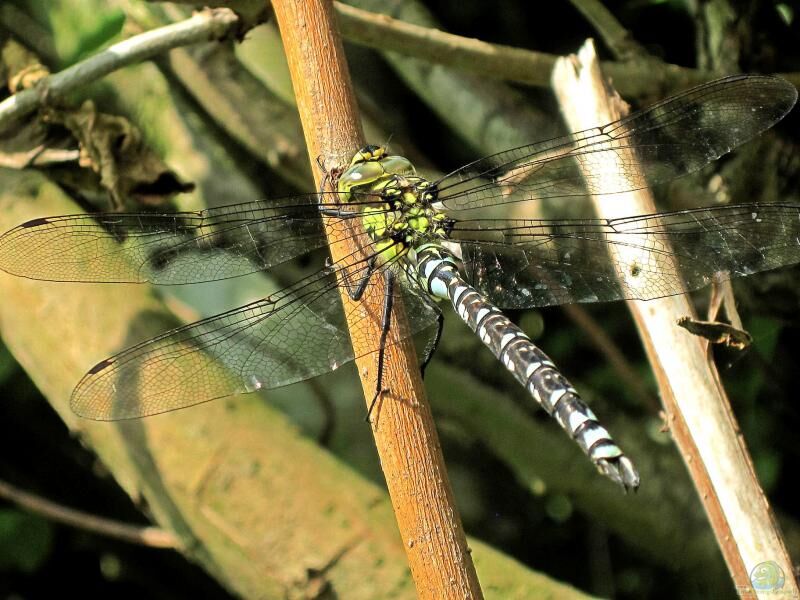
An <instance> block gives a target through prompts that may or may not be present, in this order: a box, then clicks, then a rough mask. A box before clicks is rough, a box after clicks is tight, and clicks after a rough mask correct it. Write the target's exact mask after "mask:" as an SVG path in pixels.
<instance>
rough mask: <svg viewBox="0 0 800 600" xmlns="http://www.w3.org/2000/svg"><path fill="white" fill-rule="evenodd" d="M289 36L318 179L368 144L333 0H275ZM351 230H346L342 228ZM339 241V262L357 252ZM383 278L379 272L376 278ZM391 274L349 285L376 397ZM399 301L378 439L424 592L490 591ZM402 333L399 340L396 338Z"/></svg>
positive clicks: (357, 342) (366, 377)
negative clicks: (475, 558)
mask: <svg viewBox="0 0 800 600" xmlns="http://www.w3.org/2000/svg"><path fill="white" fill-rule="evenodd" d="M272 5H273V8H274V10H275V15H276V18H277V21H278V26H279V27H280V31H281V36H282V37H283V43H284V48H285V50H286V55H287V59H288V62H289V69H290V71H291V76H292V83H293V86H294V90H295V97H296V98H297V106H298V110H299V112H300V118H301V121H302V123H303V129H304V132H305V137H306V143H307V146H308V151H309V155H310V158H311V161H312V165H313V166H314V168H315V177H316V180H317V183H318V185H319V184H320V182H321V179H322V177H321V176H322V174H321V173H320V171H319V169H318V168H317V164H316V162H317V157H322V158H323V159H324V160H325V161H326V162H327V161H331V162H333V163H334V164H337V165H341V164H343V163H344V162H345V161H346V160H347V159H349V157H350V156H352V155H353V154H354V152H355V151H356V150H357V149H358V148H359V147H361V146H362V145H363V133H362V131H361V125H360V121H359V118H358V113H357V107H356V103H355V97H354V95H353V91H352V87H351V81H350V75H349V73H348V71H347V65H346V63H345V59H344V54H343V51H342V43H341V39H340V37H339V34H338V32H337V31H336V29H335V28H334V20H333V13H332V10H333V8H332V2H331V1H330V0H307V1H304V2H295V1H293V0H280V1H274V2H273V3H272ZM340 237H341V236H340ZM349 246H350V244H349V243H348V242H342V241H339V242H336V243H333V244H331V255H332V257H333V259H334V260H339V259H341V258H343V257H345V256H348V255H350V254H351V253H352V252H354V251H355V250H356V248H354V247H349ZM375 279H376V280H377V279H379V278H378V277H375ZM383 292H384V286H383V282H379V281H376V282H375V285H370V286H369V289H368V291H367V293H366V294H365V295H364V297H363V298H362V300H361V301H360V302H353V301H352V300H350V298H349V297H348V295H347V293H345V292H343V293H342V301H343V303H344V307H345V312H346V314H347V315H348V321H349V323H348V324H349V326H350V328H351V333H352V332H354V331H356V329H355V327H354V324H355V319H356V318H359V319H360V318H362V317H363V316H367V317H368V318H367V319H366V320H367V321H368V323H367V324H366V325H365V324H364V322H363V321H359V323H358V329H357V331H358V335H351V338H352V342H353V349H354V352H355V355H356V356H363V358H361V359H358V360H357V365H358V370H359V375H360V377H361V382H362V385H363V388H364V393H365V397H366V398H367V402H369V401H371V399H372V397H373V394H374V390H375V388H376V372H375V368H376V362H377V361H376V354H375V353H374V352H370V351H371V350H374V347H375V343H376V340H378V339H379V337H380V333H381V331H380V330H381V327H380V317H381V311H382V305H383ZM398 304H399V303H397V302H395V308H394V309H393V310H392V323H393V324H395V326H393V327H392V330H391V331H390V336H389V346H388V347H387V351H386V369H385V373H384V379H385V385H384V387H385V388H388V389H389V392H388V393H386V394H384V396H383V401H382V402H379V403H378V406H377V407H376V409H375V412H374V414H373V423H372V429H373V432H374V435H375V443H376V445H377V448H378V453H379V455H380V459H381V465H382V468H383V471H384V475H385V477H386V483H387V487H388V489H389V494H390V496H391V498H392V504H393V506H394V510H395V515H396V517H397V521H398V526H399V529H400V533H401V536H402V540H403V545H404V547H405V550H406V554H407V556H408V560H409V565H410V567H411V573H412V576H413V578H414V581H415V584H416V586H417V593H418V595H419V597H420V598H432V599H433V598H435V599H440V598H481V597H482V594H481V591H480V587H479V586H478V579H477V575H476V573H475V569H474V566H473V564H472V558H471V556H470V553H469V550H468V548H467V543H466V538H465V536H464V531H463V527H462V525H461V519H460V517H459V515H458V512H457V510H456V508H455V504H454V502H453V492H452V490H451V488H450V484H449V481H448V479H447V474H446V471H445V467H444V461H443V458H442V455H441V448H440V446H439V440H438V436H437V434H436V429H435V427H434V425H433V418H432V416H431V413H430V407H429V405H428V403H427V400H426V398H425V393H424V388H423V386H422V380H421V377H420V373H419V368H418V364H417V359H416V356H415V353H414V348H413V344H412V343H411V341H410V340H398V339H396V337H395V336H396V331H398V330H402V327H399V326H397V325H398V324H402V322H403V321H402V319H404V318H405V317H404V315H403V313H402V310H401V309H400V307H399V306H398ZM393 337H394V339H392V338H393Z"/></svg>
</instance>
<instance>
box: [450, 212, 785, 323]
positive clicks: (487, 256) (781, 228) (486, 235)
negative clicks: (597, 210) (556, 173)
mask: <svg viewBox="0 0 800 600" xmlns="http://www.w3.org/2000/svg"><path fill="white" fill-rule="evenodd" d="M452 238H453V240H454V241H457V242H458V243H459V245H460V248H461V254H462V257H463V260H464V266H465V270H466V273H465V275H466V277H467V279H468V280H469V281H470V282H471V283H472V284H473V285H474V286H475V287H477V288H478V289H480V290H481V291H483V292H484V293H486V294H487V295H488V296H489V297H490V298H491V299H492V301H494V302H495V303H497V304H498V305H499V306H501V307H505V308H527V307H536V306H549V305H557V304H567V303H570V302H606V301H610V300H620V299H623V298H627V299H639V300H648V299H651V298H659V297H663V296H670V295H674V294H679V293H682V292H684V291H685V290H694V289H697V288H700V287H702V286H704V285H706V284H708V283H709V282H710V281H711V280H712V278H713V277H716V276H720V275H722V276H729V277H738V276H744V275H750V274H752V273H757V272H759V271H765V270H769V269H775V268H777V267H782V266H785V265H790V264H793V263H796V262H799V261H800V205H793V204H742V205H731V206H720V207H714V208H699V209H693V210H682V211H676V212H665V213H655V214H650V215H642V216H637V217H626V218H621V219H611V220H607V219H585V220H584V219H581V220H556V221H548V220H464V221H458V222H456V223H455V225H454V229H453V233H452ZM610 250H613V251H614V257H613V258H612V257H611V256H610V254H609V251H610Z"/></svg>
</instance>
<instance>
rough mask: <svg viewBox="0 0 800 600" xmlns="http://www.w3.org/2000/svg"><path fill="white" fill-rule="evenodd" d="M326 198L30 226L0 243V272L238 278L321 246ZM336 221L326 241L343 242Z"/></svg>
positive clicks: (120, 278)
mask: <svg viewBox="0 0 800 600" xmlns="http://www.w3.org/2000/svg"><path fill="white" fill-rule="evenodd" d="M332 196H335V194H326V196H325V204H324V205H320V197H319V195H318V194H308V195H303V196H295V197H292V198H288V199H285V200H284V201H282V202H281V201H277V202H246V203H242V204H233V205H230V206H223V207H219V208H211V209H208V210H203V211H198V212H179V213H168V214H158V213H123V214H113V213H107V214H100V215H67V216H59V217H45V218H40V219H34V220H32V221H28V222H27V223H23V224H22V225H19V226H17V227H15V228H14V229H12V230H10V231H8V232H6V233H5V234H3V235H2V236H0V269H2V270H4V271H6V272H8V273H11V274H12V275H17V276H21V277H28V278H30V279H43V280H48V281H81V282H109V283H111V282H115V283H122V282H134V283H142V282H151V283H156V284H161V285H169V284H183V283H195V282H203V281H215V280H220V279H227V278H230V277H238V276H240V275H246V274H249V273H253V272H256V271H262V270H265V269H269V268H270V267H273V266H275V265H278V264H281V263H283V262H285V261H287V260H290V259H292V258H294V257H296V256H298V255H301V254H304V253H305V252H308V251H311V250H314V249H316V248H320V247H322V246H324V245H325V244H326V238H325V233H324V229H323V225H322V220H321V219H320V213H319V208H320V206H323V207H326V208H338V207H339V205H338V204H337V203H336V199H337V198H335V197H332ZM371 200H372V197H371V196H369V195H367V194H364V195H361V196H360V198H359V199H358V200H357V202H358V203H359V204H370V203H371ZM343 210H347V207H345V208H344V209H343ZM351 210H355V207H353V208H351ZM344 220H345V219H341V221H342V226H341V227H339V228H336V232H335V234H334V235H333V239H334V240H336V239H342V238H343V237H346V236H348V235H351V233H350V232H351V229H350V228H347V227H345V226H344V223H343V222H344Z"/></svg>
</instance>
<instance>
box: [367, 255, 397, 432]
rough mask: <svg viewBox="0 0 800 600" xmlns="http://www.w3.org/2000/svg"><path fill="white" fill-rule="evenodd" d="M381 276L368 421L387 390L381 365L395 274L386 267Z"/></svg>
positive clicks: (392, 300)
mask: <svg viewBox="0 0 800 600" xmlns="http://www.w3.org/2000/svg"><path fill="white" fill-rule="evenodd" d="M383 278H384V281H385V283H386V285H385V287H384V293H383V314H382V315H381V338H380V342H379V345H378V366H377V371H376V375H375V395H374V396H373V397H372V402H370V404H369V410H367V421H369V419H370V417H371V416H372V409H373V408H375V405H376V404H377V402H378V398H380V397H381V394H383V393H384V392H386V391H388V390H387V389H385V388H384V387H383V367H384V362H385V359H386V338H387V337H388V336H389V330H390V329H391V327H392V306H393V305H394V283H395V274H394V272H393V271H392V270H391V269H386V270H385V271H384V276H383Z"/></svg>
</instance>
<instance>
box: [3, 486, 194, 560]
mask: <svg viewBox="0 0 800 600" xmlns="http://www.w3.org/2000/svg"><path fill="white" fill-rule="evenodd" d="M0 497H2V498H5V499H6V500H9V501H11V502H13V503H14V504H16V505H17V506H20V507H22V508H24V509H26V510H29V511H31V512H33V513H36V514H38V515H42V516H43V517H46V518H48V519H50V520H52V521H58V522H59V523H64V524H66V525H70V526H71V527H77V528H79V529H84V530H86V531H91V532H93V533H98V534H100V535H104V536H106V537H111V538H115V539H118V540H122V541H124V542H130V543H132V544H140V545H142V546H149V547H151V548H178V547H179V544H178V538H177V537H175V535H173V534H172V533H170V532H169V531H164V530H163V529H159V528H158V527H138V526H136V525H128V524H127V523H120V522H119V521H114V520H111V519H104V518H102V517H98V516H95V515H90V514H89V513H85V512H83V511H80V510H75V509H74V508H68V507H66V506H62V505H61V504H57V503H56V502H53V501H51V500H47V499H46V498H42V497H41V496H38V495H36V494H31V493H30V492H26V491H24V490H21V489H19V488H17V487H15V486H13V485H11V484H10V483H7V482H5V481H0Z"/></svg>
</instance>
